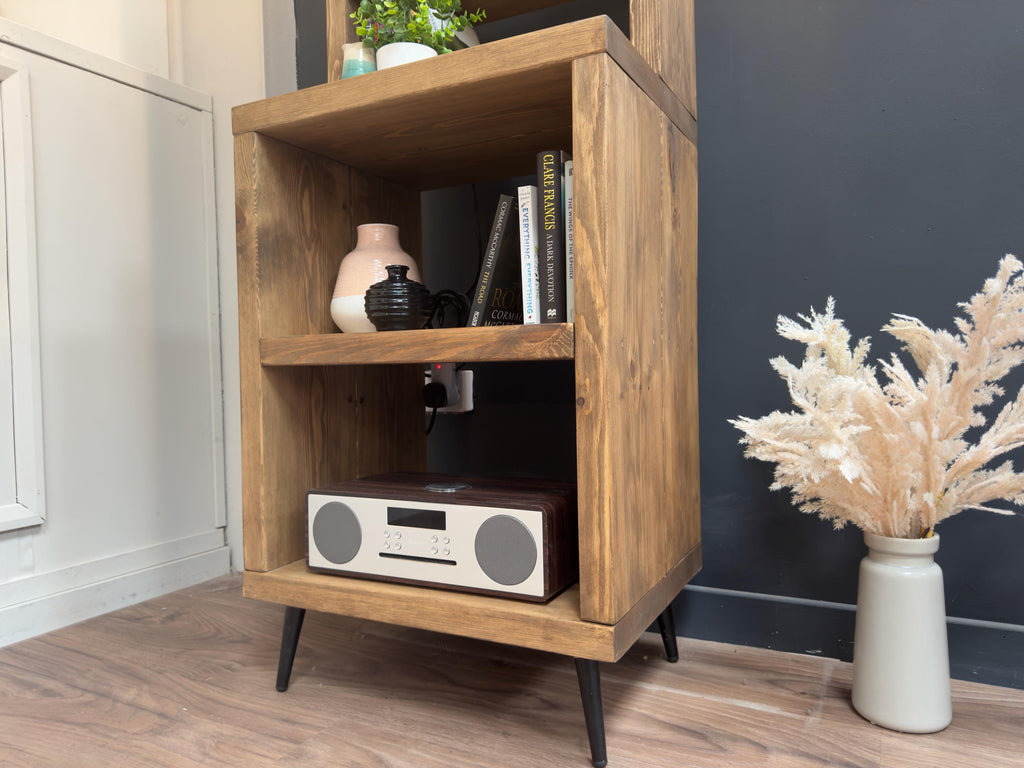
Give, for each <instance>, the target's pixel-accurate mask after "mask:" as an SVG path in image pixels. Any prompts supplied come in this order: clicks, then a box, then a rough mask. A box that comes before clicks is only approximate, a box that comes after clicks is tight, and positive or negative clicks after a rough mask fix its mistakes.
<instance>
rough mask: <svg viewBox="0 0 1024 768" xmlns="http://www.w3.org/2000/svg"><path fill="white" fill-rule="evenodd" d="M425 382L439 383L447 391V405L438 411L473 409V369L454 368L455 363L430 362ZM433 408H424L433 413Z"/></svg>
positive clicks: (465, 410)
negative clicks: (459, 369) (460, 369)
mask: <svg viewBox="0 0 1024 768" xmlns="http://www.w3.org/2000/svg"><path fill="white" fill-rule="evenodd" d="M427 383H436V384H441V385H443V386H444V388H445V389H446V390H447V392H448V405H446V406H444V407H442V408H438V409H437V412H438V413H469V412H470V411H472V410H473V371H470V370H462V371H457V370H455V363H431V364H430V366H429V367H428V369H427ZM433 411H434V409H433V408H426V412H427V413H433Z"/></svg>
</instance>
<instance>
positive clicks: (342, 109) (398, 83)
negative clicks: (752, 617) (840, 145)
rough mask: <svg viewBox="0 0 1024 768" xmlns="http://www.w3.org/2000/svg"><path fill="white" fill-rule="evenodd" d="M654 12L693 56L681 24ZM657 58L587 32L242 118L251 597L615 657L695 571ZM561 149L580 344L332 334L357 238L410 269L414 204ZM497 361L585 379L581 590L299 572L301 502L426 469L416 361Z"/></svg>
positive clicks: (408, 69)
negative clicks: (386, 232) (368, 239)
mask: <svg viewBox="0 0 1024 768" xmlns="http://www.w3.org/2000/svg"><path fill="white" fill-rule="evenodd" d="M653 2H654V0H649V2H648V0H633V4H634V17H635V16H636V15H637V9H636V6H645V7H646V6H650V4H651V3H653ZM546 4H548V5H549V4H554V3H551V2H547V3H531V7H536V6H538V5H546ZM656 5H658V4H656ZM651 7H653V6H651ZM658 7H661V8H662V9H663V10H664V9H668V8H670V7H671V8H673V9H675V10H672V11H669V10H664V12H665V13H677V12H679V13H683V14H684V16H685V14H686V13H688V14H689V16H688V17H686V18H684V19H683V21H681V22H680V21H679V20H678V19H676V24H677V26H678V25H679V24H682V25H683V26H688V28H689V30H690V34H691V35H692V3H688V2H685V1H684V2H680V3H675V2H673V3H664V4H660V5H659V6H658ZM680 8H681V9H682V11H679V9H680ZM649 12H650V11H649V8H648V10H647V11H644V12H643V13H649ZM663 21H665V20H664V19H663ZM666 23H668V22H667V21H666ZM669 27H670V28H671V27H672V24H671V23H669ZM637 31H638V30H637V29H636V28H634V38H635V37H636V33H637ZM676 37H678V36H676ZM684 38H685V35H684ZM674 44H675V45H676V46H678V44H679V43H678V39H676V40H674ZM691 52H692V46H691ZM656 58H657V57H651V56H649V55H645V56H644V57H641V55H640V54H639V53H638V49H637V48H635V47H634V45H633V44H631V43H630V41H629V40H627V39H626V38H625V37H624V36H623V35H622V33H621V32H620V31H619V30H618V29H617V28H616V27H615V26H614V25H613V24H612V23H611V22H610V21H609V20H608V19H607V18H604V17H599V18H594V19H588V20H585V21H581V22H575V23H572V24H567V25H562V26H559V27H553V28H551V29H547V30H543V31H540V32H536V33H531V34H529V35H523V36H521V37H517V38H513V39H510V40H505V41H499V42H495V43H490V44H488V45H485V46H480V47H478V48H474V49H469V50H465V51H458V52H455V53H452V54H446V55H444V56H441V57H438V58H437V59H430V60H427V61H422V62H417V63H415V64H413V65H407V66H403V67H398V68H395V69H392V70H387V71H384V72H377V73H373V74H370V75H363V76H360V77H357V78H352V79H349V80H344V81H340V80H339V81H335V82H330V83H328V84H326V85H323V86H318V87H315V88H310V89H306V90H303V91H299V92H296V93H292V94H286V95H283V96H278V97H275V98H272V99H267V100H265V101H261V102H257V103H254V104H249V105H244V106H241V107H238V108H236V109H235V111H234V131H235V134H236V136H235V168H236V216H237V226H238V260H239V261H238V268H239V327H240V356H241V387H242V450H243V459H242V469H243V518H244V520H243V527H244V551H245V569H246V574H245V581H244V584H245V587H244V589H245V594H246V595H248V596H250V597H255V598H259V599H264V600H270V601H274V602H280V603H283V604H286V605H290V606H294V607H298V608H312V609H316V610H326V611H332V612H336V613H340V614H345V615H352V616H358V617H362V618H369V619H376V620H380V621H385V622H391V623H396V624H403V625H408V626H415V627H421V628H425V629H432V630H436V631H440V632H450V633H453V634H460V635H467V636H473V637H479V638H483V639H487V640H493V641H498V642H504V643H510V644H514V645H523V646H526V647H531V648H540V649H543V650H547V651H552V652H557V653H564V654H567V655H572V656H576V657H581V658H589V659H594V660H599V661H600V660H604V661H613V660H615V659H617V658H619V657H620V656H621V655H622V653H624V652H625V650H626V649H627V648H628V647H629V646H630V644H632V642H634V641H635V639H636V638H637V637H638V636H639V634H640V633H641V632H643V631H644V629H645V628H646V627H647V626H648V625H649V624H650V623H651V622H652V621H653V620H654V619H655V618H656V617H657V616H658V615H659V614H660V613H661V612H662V610H664V608H665V606H666V605H668V603H669V602H670V601H671V599H672V598H673V597H674V596H675V595H676V594H677V593H678V592H679V590H680V589H681V588H682V587H683V586H684V585H685V583H686V582H687V581H688V580H689V579H690V578H691V577H692V576H693V575H694V574H695V573H696V571H697V570H698V569H699V568H700V557H701V554H700V553H701V550H700V494H699V470H698V458H699V457H698V435H697V367H696V365H697V361H696V351H697V336H696V318H697V313H696V280H697V261H696V242H697V238H696V225H697V219H696V200H697V198H696V185H697V152H696V143H695V141H696V122H695V119H694V117H693V113H694V110H693V105H692V98H691V100H690V101H689V102H687V98H688V97H687V95H686V91H687V86H686V83H680V82H675V81H671V80H669V81H667V80H665V79H663V78H664V77H665V72H666V71H667V70H665V69H664V68H661V69H659V70H658V71H656V70H655V69H653V68H652V67H651V66H650V65H649V64H648V63H647V61H648V60H654V59H656ZM659 72H661V74H659ZM687 72H688V74H686V76H685V77H684V78H683V80H685V81H687V82H689V81H690V80H691V79H692V61H691V64H690V69H689V70H688V71H687ZM691 90H692V89H691ZM552 146H563V147H565V148H567V149H571V150H572V154H573V157H574V161H575V164H574V178H575V200H576V230H575V236H576V320H575V323H574V324H571V325H553V326H533V327H526V326H520V327H504V328H465V329H449V330H423V331H406V332H395V333H381V334H365V335H353V336H346V335H344V334H340V333H336V332H335V329H334V326H333V323H332V322H331V319H330V314H329V305H330V297H331V290H332V287H333V283H334V277H335V274H336V272H337V268H338V264H339V263H340V260H341V258H342V256H343V255H344V254H345V253H347V252H348V251H349V250H351V248H352V247H353V246H354V243H355V228H356V226H357V225H358V224H360V223H364V222H368V221H384V222H390V223H393V224H397V225H398V226H399V227H400V228H401V231H402V243H403V247H404V248H405V250H407V251H409V252H410V253H411V254H412V255H413V256H414V257H416V258H420V250H421V249H420V209H419V191H420V190H424V189H432V188H436V187H442V186H447V185H450V184H455V183H464V182H469V181H478V180H483V179H488V178H495V177H502V176H508V175H510V174H516V173H524V172H525V173H528V172H530V170H532V168H533V163H534V160H535V154H536V152H537V151H538V150H540V149H545V148H550V147H552ZM491 360H511V361H530V360H571V361H572V364H573V366H574V369H575V381H576V385H575V390H576V391H575V412H576V435H575V438H576V445H577V485H578V490H579V530H580V539H579V555H580V581H579V584H578V585H577V586H576V587H574V588H572V589H571V590H569V591H567V592H565V593H563V594H562V595H560V596H558V597H557V598H555V599H554V600H553V601H551V602H550V603H548V604H546V605H540V606H538V605H533V604H528V603H523V602H517V601H513V600H507V599H504V598H496V597H484V596H477V595H462V594H458V593H454V592H446V591H443V590H434V589H427V588H419V587H411V586H402V585H394V584H378V583H374V582H367V581H362V580H359V579H351V578H345V577H341V576H332V575H323V574H315V573H311V572H309V571H308V570H307V569H306V568H305V565H304V558H305V554H306V541H305V508H304V504H305V495H304V494H305V491H306V490H307V489H309V488H313V487H317V486H319V485H323V484H325V483H329V482H334V481H339V480H344V479H349V478H354V477H360V476H364V475H367V474H372V473H376V472H385V471H396V470H421V469H424V468H425V463H426V460H425V456H426V450H425V438H424V435H423V407H422V394H421V389H422V365H421V364H422V363H426V362H440V361H454V362H483V361H491ZM567 405H568V404H567Z"/></svg>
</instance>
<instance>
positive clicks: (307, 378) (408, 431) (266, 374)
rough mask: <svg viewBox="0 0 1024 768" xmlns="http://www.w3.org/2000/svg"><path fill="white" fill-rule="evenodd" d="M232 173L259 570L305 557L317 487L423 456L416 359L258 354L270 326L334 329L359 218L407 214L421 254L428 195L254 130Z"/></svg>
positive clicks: (246, 437)
mask: <svg viewBox="0 0 1024 768" xmlns="http://www.w3.org/2000/svg"><path fill="white" fill-rule="evenodd" d="M236 169H237V170H236V207H237V228H238V249H239V250H238V254H239V261H238V271H239V283H238V286H239V333H240V355H241V363H240V365H241V386H242V485H243V498H242V504H243V528H244V536H243V545H244V551H245V565H246V568H247V569H249V570H258V571H264V570H269V569H272V568H276V567H278V566H281V565H284V564H286V563H289V562H292V561H294V560H297V559H300V558H302V557H304V556H305V546H306V542H305V523H304V520H305V508H304V504H305V499H304V494H305V492H306V491H307V490H308V489H309V488H313V487H316V486H318V485H323V484H325V483H328V482H334V481H338V480H343V479H347V478H351V477H356V476H359V475H361V474H368V473H373V472H380V471H386V470H391V469H420V468H422V467H423V465H424V462H425V458H424V455H425V449H424V438H423V409H422V405H420V403H421V402H422V394H421V391H422V390H421V388H422V369H421V368H420V367H418V366H363V367H345V368H341V367H319V366H316V367H302V368H264V367H262V366H261V365H260V352H259V341H260V338H261V337H263V336H267V335H271V336H276V335H279V334H309V333H328V332H330V331H331V330H332V327H333V326H332V323H331V319H330V297H331V293H332V290H333V286H334V279H335V276H336V274H337V270H338V265H339V263H340V261H341V258H342V256H344V254H345V253H347V252H348V251H349V250H351V248H352V246H353V245H354V243H355V226H356V224H358V223H363V222H365V221H385V222H388V223H396V224H399V226H401V227H402V230H403V233H405V232H408V236H407V237H403V243H404V244H405V246H406V249H407V250H409V251H410V252H411V253H413V254H418V253H419V225H418V217H419V196H418V194H416V193H411V192H408V191H407V190H402V189H400V188H396V187H394V186H393V185H388V184H385V183H384V182H382V181H380V180H375V179H372V178H367V177H365V176H362V175H360V174H357V173H355V172H354V171H351V170H350V169H349V168H348V167H346V166H344V165H341V164H340V163H336V162H333V161H330V160H326V159H324V158H322V157H318V156H316V155H312V154H309V153H307V152H303V151H302V150H299V149H296V148H295V147H291V146H289V145H287V144H283V143H281V142H278V141H275V140H273V139H267V138H265V137H262V136H259V135H258V134H242V135H240V136H238V137H236ZM354 188H357V189H358V190H359V194H361V195H365V197H364V198H363V199H362V200H361V202H360V204H359V206H355V205H353V203H352V199H353V189H354ZM357 210H358V213H357ZM364 217H365V218H364ZM412 221H415V222H416V224H415V226H412V225H410V224H409V222H412Z"/></svg>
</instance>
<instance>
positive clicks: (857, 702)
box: [853, 533, 953, 733]
mask: <svg viewBox="0 0 1024 768" xmlns="http://www.w3.org/2000/svg"><path fill="white" fill-rule="evenodd" d="M864 543H865V544H867V546H868V555H867V557H865V558H864V559H863V560H861V563H860V581H859V583H858V586H857V625H856V630H855V632H854V643H853V707H854V709H856V710H857V711H858V712H859V713H860V714H861V715H862V716H863V717H864V718H865V719H867V720H870V721H871V722H872V723H875V724H876V725H881V726H884V727H886V728H891V729H892V730H895V731H905V732H908V733H934V732H935V731H941V730H942V729H943V728H945V727H946V726H947V725H949V723H950V720H952V718H953V707H952V698H951V694H950V686H949V647H948V644H947V641H946V601H945V593H944V590H943V586H942V569H940V568H939V566H938V565H936V563H935V561H934V559H933V556H934V554H935V552H936V551H937V550H938V548H939V537H938V536H933V537H931V538H929V539H893V538H889V537H886V536H876V535H874V534H871V533H865V534H864Z"/></svg>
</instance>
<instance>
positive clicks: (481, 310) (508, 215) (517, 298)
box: [466, 195, 523, 328]
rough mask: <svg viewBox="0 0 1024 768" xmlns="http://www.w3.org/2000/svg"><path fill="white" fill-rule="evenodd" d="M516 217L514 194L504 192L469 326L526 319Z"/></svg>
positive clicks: (471, 309)
mask: <svg viewBox="0 0 1024 768" xmlns="http://www.w3.org/2000/svg"><path fill="white" fill-rule="evenodd" d="M515 221H516V200H515V199H514V198H513V197H512V196H511V195H501V196H500V197H499V198H498V207H497V210H496V211H495V213H494V224H493V225H492V226H491V234H490V237H489V238H488V239H487V248H486V250H485V251H484V260H483V264H481V265H480V275H479V277H478V278H477V281H476V289H475V290H474V291H473V303H472V304H471V305H470V308H469V320H468V321H467V322H466V325H467V326H468V327H470V328H473V327H477V326H481V325H515V324H517V323H522V322H523V298H522V275H521V268H520V259H519V232H518V227H517V226H516V225H515V223H514V222H515Z"/></svg>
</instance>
